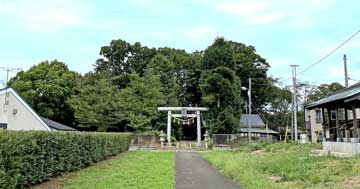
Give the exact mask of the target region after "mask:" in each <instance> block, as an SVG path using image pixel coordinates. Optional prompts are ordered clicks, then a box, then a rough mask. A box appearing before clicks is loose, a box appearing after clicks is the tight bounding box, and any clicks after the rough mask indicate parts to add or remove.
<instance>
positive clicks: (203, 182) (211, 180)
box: [175, 152, 241, 189]
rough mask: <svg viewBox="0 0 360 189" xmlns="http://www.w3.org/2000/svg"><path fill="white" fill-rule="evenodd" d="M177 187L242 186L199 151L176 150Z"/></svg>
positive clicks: (205, 188)
mask: <svg viewBox="0 0 360 189" xmlns="http://www.w3.org/2000/svg"><path fill="white" fill-rule="evenodd" d="M175 180H176V189H185V188H186V189H190V188H194V189H195V188H196V189H222V188H224V189H225V188H226V189H233V188H234V189H235V188H241V187H240V186H239V185H238V184H236V183H235V182H233V181H231V180H230V179H228V178H227V177H225V176H224V175H223V174H221V173H220V172H219V171H218V170H217V169H215V168H214V167H213V166H212V165H210V164H209V163H208V162H207V161H205V160H204V159H202V158H201V157H200V155H199V153H197V152H176V179H175Z"/></svg>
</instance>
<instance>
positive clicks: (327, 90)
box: [308, 82, 345, 102]
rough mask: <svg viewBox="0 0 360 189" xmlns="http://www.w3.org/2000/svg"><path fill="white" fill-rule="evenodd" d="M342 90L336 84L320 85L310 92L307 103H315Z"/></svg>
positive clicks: (341, 87) (342, 87) (338, 84)
mask: <svg viewBox="0 0 360 189" xmlns="http://www.w3.org/2000/svg"><path fill="white" fill-rule="evenodd" d="M344 88H345V87H344V86H342V85H341V84H340V83H337V82H334V83H330V84H321V85H319V86H317V87H316V88H314V89H312V90H311V91H310V94H309V96H308V102H314V101H317V100H319V99H321V98H324V97H326V96H328V95H330V94H332V93H335V92H337V91H340V90H342V89H344Z"/></svg>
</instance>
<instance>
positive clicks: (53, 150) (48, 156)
mask: <svg viewBox="0 0 360 189" xmlns="http://www.w3.org/2000/svg"><path fill="white" fill-rule="evenodd" d="M130 138H131V135H130V134H128V133H80V132H44V131H6V130H4V131H0V188H28V187H29V186H31V185H32V184H35V183H39V182H43V181H45V180H48V179H49V178H50V177H52V176H55V175H59V174H61V173H63V172H70V171H75V170H78V169H81V168H83V167H86V166H89V165H91V164H93V163H95V162H98V161H101V160H104V159H106V158H108V157H110V156H113V155H116V154H119V153H121V152H123V151H126V150H127V149H128V147H129V144H130Z"/></svg>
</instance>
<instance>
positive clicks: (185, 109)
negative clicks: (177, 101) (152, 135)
mask: <svg viewBox="0 0 360 189" xmlns="http://www.w3.org/2000/svg"><path fill="white" fill-rule="evenodd" d="M208 110H209V108H205V107H158V111H167V112H168V119H167V141H168V144H169V146H170V145H171V118H172V117H196V126H197V145H198V146H200V145H201V119H200V112H201V111H208ZM172 111H176V112H179V111H180V112H181V114H172ZM188 111H189V112H196V114H194V113H192V114H188V113H187V112H188Z"/></svg>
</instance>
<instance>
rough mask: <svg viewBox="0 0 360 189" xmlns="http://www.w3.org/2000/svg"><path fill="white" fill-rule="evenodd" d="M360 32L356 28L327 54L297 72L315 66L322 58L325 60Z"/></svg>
mask: <svg viewBox="0 0 360 189" xmlns="http://www.w3.org/2000/svg"><path fill="white" fill-rule="evenodd" d="M359 33H360V30H358V31H357V32H355V33H354V34H353V35H351V36H350V37H349V38H348V39H347V40H345V41H344V42H342V43H341V44H340V45H339V46H337V47H336V48H335V49H333V50H332V51H330V52H329V53H328V54H326V55H325V56H323V57H322V58H321V59H320V60H318V61H316V62H314V63H313V64H311V65H310V66H308V67H307V68H305V69H304V70H302V71H301V72H299V74H302V73H304V72H305V71H307V70H309V69H310V68H311V67H313V66H315V65H316V64H319V63H321V62H322V61H323V60H325V59H326V58H328V57H329V56H330V55H332V54H333V53H335V52H336V51H337V50H339V49H340V48H341V47H342V46H344V45H345V44H346V43H348V42H349V41H351V40H352V39H353V38H354V37H356V35H358V34H359Z"/></svg>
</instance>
